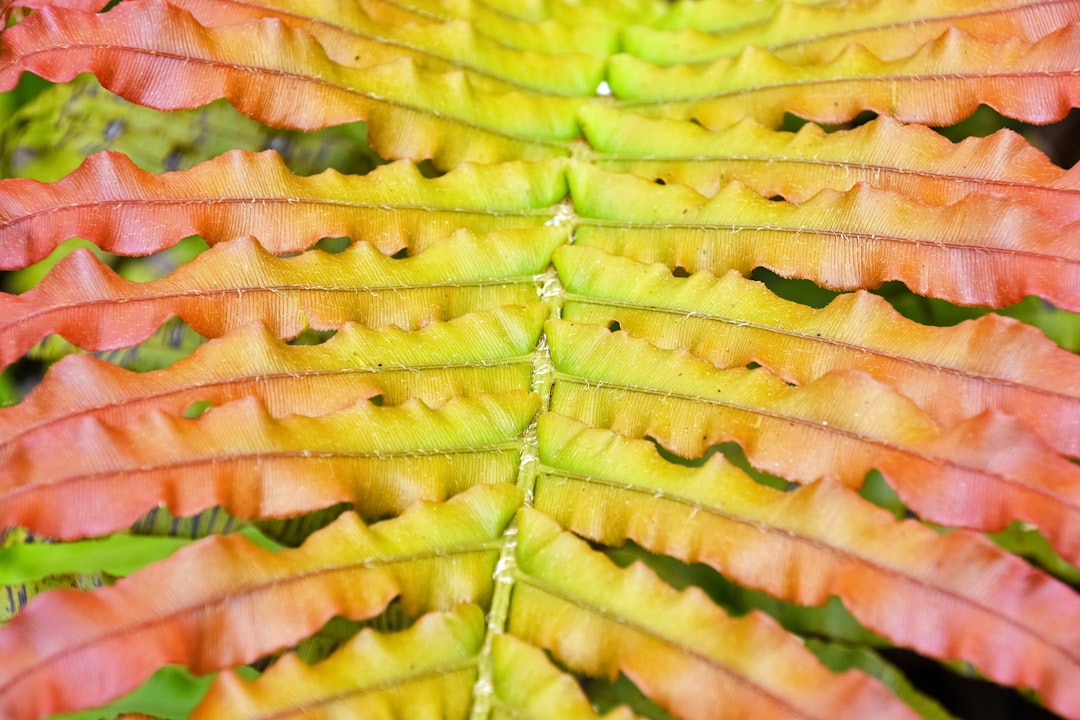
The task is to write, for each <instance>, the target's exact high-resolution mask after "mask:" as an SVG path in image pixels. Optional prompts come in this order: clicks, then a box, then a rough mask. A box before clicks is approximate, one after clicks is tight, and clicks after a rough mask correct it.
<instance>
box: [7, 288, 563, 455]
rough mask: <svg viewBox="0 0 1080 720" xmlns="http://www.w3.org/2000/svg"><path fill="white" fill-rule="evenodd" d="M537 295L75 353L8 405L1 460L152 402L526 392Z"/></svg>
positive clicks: (293, 406) (114, 421)
mask: <svg viewBox="0 0 1080 720" xmlns="http://www.w3.org/2000/svg"><path fill="white" fill-rule="evenodd" d="M547 312H548V311H547V308H546V307H545V306H543V305H541V304H539V303H533V304H531V305H527V306H523V307H506V308H497V309H495V310H491V311H485V312H479V313H473V314H469V315H466V316H464V317H462V318H459V319H457V320H452V321H450V322H447V323H438V322H436V323H432V324H430V325H427V326H425V327H423V328H421V329H420V330H416V331H412V332H410V331H405V330H401V329H399V328H396V327H388V328H383V329H380V330H371V329H367V328H364V327H361V326H358V325H346V326H345V327H343V328H342V329H341V330H340V331H338V333H337V334H336V335H335V336H334V337H332V338H330V339H329V340H328V341H326V342H325V343H323V344H322V345H315V346H308V345H297V346H293V345H287V344H285V343H283V342H281V341H279V340H278V339H277V338H276V337H274V336H273V335H272V334H270V333H268V332H267V331H266V330H265V328H263V327H262V326H252V327H248V328H242V329H241V330H239V331H237V332H233V333H229V334H227V335H226V336H225V337H223V338H221V339H220V340H214V341H210V342H209V343H207V344H206V345H204V346H202V347H200V348H199V349H198V350H196V351H195V353H194V354H193V355H192V356H191V357H190V358H187V359H185V360H181V361H179V362H177V363H176V364H175V365H173V366H171V367H169V368H166V369H162V370H158V371H155V372H148V373H135V372H129V371H126V370H123V369H121V368H119V367H117V366H115V365H112V364H110V363H107V362H104V361H101V360H98V359H96V358H94V357H92V356H86V355H75V356H71V357H69V358H67V359H65V360H64V361H63V362H60V363H57V364H56V365H54V366H52V367H51V368H50V369H49V372H48V374H47V375H46V377H45V379H44V380H43V381H42V383H41V384H40V385H38V386H37V387H36V388H35V389H34V391H33V392H32V393H30V395H29V396H28V397H27V398H26V399H25V400H23V402H21V403H19V404H18V405H15V406H13V407H10V408H2V409H0V458H2V459H6V458H8V457H9V455H10V452H11V445H12V443H14V442H17V441H18V442H29V441H31V440H32V438H34V437H35V436H37V435H39V434H47V435H48V436H49V437H51V438H52V439H53V440H54V441H55V440H59V439H61V438H64V437H69V436H71V435H72V434H75V435H77V434H78V433H79V432H80V430H79V427H80V425H81V424H82V423H83V422H84V421H85V419H86V418H88V417H93V418H96V419H97V420H99V421H101V422H104V423H107V424H110V425H114V426H115V425H122V424H125V423H128V422H133V421H136V420H137V419H138V418H139V417H140V416H141V415H144V414H146V412H147V411H148V410H149V409H151V408H153V409H156V410H159V411H161V412H165V413H169V414H172V415H181V414H183V413H184V411H185V410H187V409H188V408H189V407H190V406H191V405H192V404H193V403H210V404H212V405H221V404H223V403H226V402H229V401H231V400H237V399H240V398H242V397H247V396H253V397H257V398H259V399H260V400H261V401H262V402H263V403H264V404H265V405H266V407H267V410H268V411H269V412H270V414H271V415H272V416H274V417H281V416H283V415H288V414H291V413H297V414H301V415H309V416H318V415H323V414H325V413H328V412H332V411H334V410H340V409H342V408H344V407H345V406H348V405H352V404H354V403H355V402H356V401H358V400H360V399H365V398H372V397H375V396H379V397H381V399H382V401H383V403H384V404H386V405H400V404H401V403H403V402H405V401H406V400H407V399H409V398H419V399H421V400H423V401H424V402H426V403H427V404H429V405H441V404H442V403H444V402H446V401H447V400H449V399H451V398H453V397H458V396H466V395H476V394H483V393H485V392H500V391H505V390H528V389H529V383H530V375H531V373H532V359H531V357H530V356H531V354H532V352H533V348H534V347H535V346H536V343H537V341H538V339H539V336H540V328H541V324H542V323H543V320H544V319H545V318H546V317H547Z"/></svg>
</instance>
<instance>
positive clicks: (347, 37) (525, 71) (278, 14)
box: [170, 0, 606, 96]
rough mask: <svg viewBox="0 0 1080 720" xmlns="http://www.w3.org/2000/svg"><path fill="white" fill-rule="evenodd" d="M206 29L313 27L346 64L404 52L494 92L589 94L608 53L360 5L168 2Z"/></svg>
mask: <svg viewBox="0 0 1080 720" xmlns="http://www.w3.org/2000/svg"><path fill="white" fill-rule="evenodd" d="M170 4H172V5H175V6H177V7H181V8H184V9H185V10H187V11H189V12H190V13H191V14H192V15H194V16H195V18H196V19H197V20H198V21H199V22H200V23H201V24H202V25H204V26H206V27H227V26H231V25H238V24H242V23H248V22H251V21H253V20H259V19H262V18H269V17H272V18H277V19H279V20H281V21H282V22H283V23H285V24H287V25H289V26H291V27H295V28H298V29H301V30H304V31H305V32H308V33H310V34H311V35H312V36H313V37H314V38H315V39H316V40H318V41H319V44H320V45H322V46H323V48H325V49H326V51H327V54H328V55H329V56H330V57H331V58H332V59H333V60H334V61H335V62H338V63H341V64H342V65H348V66H358V67H372V66H375V65H378V64H380V63H384V62H390V61H393V60H396V59H400V58H403V57H409V58H412V59H413V60H414V61H415V62H416V63H417V65H418V66H420V67H424V68H429V69H432V70H436V71H442V72H445V71H448V70H465V71H467V72H468V73H469V75H470V76H471V77H472V78H473V79H474V80H480V79H484V80H488V82H487V83H485V84H487V85H490V86H491V89H493V90H502V91H506V90H508V89H531V90H533V91H536V92H542V93H550V94H552V95H566V96H590V95H593V94H594V93H595V91H596V86H597V85H598V84H599V83H600V81H601V80H603V75H604V62H605V60H606V54H604V53H600V52H595V53H592V54H584V53H573V54H571V53H568V52H565V51H564V52H557V51H552V50H545V51H544V52H537V51H528V50H522V49H517V48H513V47H509V46H507V45H505V44H503V43H500V42H498V40H497V37H498V36H494V37H492V36H488V35H485V34H483V33H482V32H480V29H479V28H476V27H474V25H473V24H472V23H469V22H467V21H465V20H452V21H434V20H428V21H427V22H412V23H402V24H391V23H385V22H384V23H378V22H375V21H374V20H373V19H372V17H371V16H369V15H368V13H366V12H365V11H364V9H363V8H362V7H361V6H360V5H354V6H350V5H337V6H333V5H328V4H326V3H323V2H318V1H315V2H312V1H311V0H258V1H257V2H252V1H250V0H170Z"/></svg>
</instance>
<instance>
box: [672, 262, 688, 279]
mask: <svg viewBox="0 0 1080 720" xmlns="http://www.w3.org/2000/svg"><path fill="white" fill-rule="evenodd" d="M671 276H672V277H677V278H688V277H690V271H689V270H687V269H686V268H684V267H683V266H682V265H676V266H675V267H674V268H672V270H671Z"/></svg>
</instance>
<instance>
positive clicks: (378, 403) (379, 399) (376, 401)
mask: <svg viewBox="0 0 1080 720" xmlns="http://www.w3.org/2000/svg"><path fill="white" fill-rule="evenodd" d="M368 402H369V403H371V404H372V405H374V406H375V407H382V406H383V396H382V395H372V396H371V397H370V398H368Z"/></svg>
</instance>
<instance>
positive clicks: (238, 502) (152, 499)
mask: <svg viewBox="0 0 1080 720" xmlns="http://www.w3.org/2000/svg"><path fill="white" fill-rule="evenodd" d="M537 405H538V401H537V398H536V396H534V395H530V394H528V393H526V392H524V391H516V392H508V393H500V394H492V395H483V396H480V397H477V398H460V399H455V400H451V401H450V402H448V403H447V404H446V405H444V406H443V407H441V408H439V409H437V410H432V409H430V408H428V407H427V406H426V405H424V404H423V403H421V402H420V401H418V400H411V401H409V402H406V403H405V404H404V405H400V406H396V407H376V406H373V405H371V404H369V403H367V402H361V403H360V404H358V405H356V406H355V407H352V408H349V409H346V410H342V411H339V412H335V413H329V414H327V415H322V416H320V417H317V418H309V417H305V416H298V415H293V416H289V417H285V418H281V419H274V418H271V417H270V416H269V415H268V414H267V412H266V410H265V408H264V407H263V406H262V405H261V404H260V403H259V402H258V401H257V400H255V399H248V400H238V401H236V402H234V403H229V404H226V405H223V406H221V407H219V408H215V409H213V410H210V411H209V412H207V413H205V414H204V415H203V416H202V417H200V418H199V419H197V420H188V419H183V418H176V417H172V416H168V415H164V414H160V413H154V414H151V415H148V416H146V417H145V418H143V419H141V420H139V421H135V422H131V423H129V424H127V425H125V426H124V427H122V428H113V427H110V426H107V425H104V424H102V423H100V422H98V421H96V420H93V419H87V420H85V421H84V422H82V423H81V424H80V426H79V428H78V430H79V432H78V434H77V435H74V436H73V437H70V438H52V437H49V436H46V437H43V438H40V439H37V440H35V441H33V442H29V441H27V442H23V443H19V444H17V445H16V446H15V447H14V448H13V449H12V451H11V454H10V459H9V460H8V462H6V463H5V464H4V465H3V467H2V469H0V527H5V526H11V525H21V526H24V527H26V528H28V529H30V530H31V531H33V532H35V533H38V534H41V535H46V536H51V537H60V538H64V539H74V538H79V537H86V536H90V535H101V534H104V533H108V532H112V531H115V530H119V529H122V528H124V527H126V526H128V525H131V524H132V523H133V522H135V521H136V520H137V519H138V518H139V516H141V515H142V514H143V513H145V512H147V511H148V510H151V509H152V508H154V507H156V506H158V505H162V504H163V505H166V506H168V508H169V510H170V512H172V514H174V515H178V516H186V515H193V514H195V513H197V512H200V511H202V510H205V509H207V508H209V507H213V506H216V505H221V506H222V507H224V508H225V509H226V510H227V511H228V512H230V513H231V514H233V515H237V516H239V517H244V518H254V517H259V518H272V517H287V516H292V515H299V514H301V513H304V512H310V511H312V510H319V509H322V508H326V507H329V506H331V505H334V504H336V503H340V502H350V503H353V504H354V505H355V507H356V508H357V510H358V511H359V512H361V513H362V514H364V515H365V516H369V517H384V516H386V515H387V514H390V513H398V512H401V511H402V510H403V509H404V508H405V507H407V506H408V505H410V504H411V503H413V502H416V501H417V500H420V499H430V500H444V499H446V498H447V497H449V496H451V495H454V494H457V493H460V492H463V491H464V490H467V489H468V488H470V487H471V486H473V485H477V484H483V483H504V482H508V483H512V482H513V481H514V479H515V477H516V474H517V470H518V465H519V462H520V451H521V448H520V440H519V437H520V435H521V434H522V433H523V432H524V431H525V429H526V428H527V427H528V425H529V423H530V421H531V420H532V418H533V415H534V414H535V412H536V409H537Z"/></svg>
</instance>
